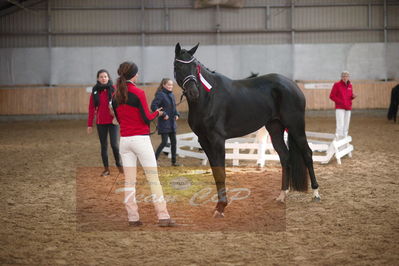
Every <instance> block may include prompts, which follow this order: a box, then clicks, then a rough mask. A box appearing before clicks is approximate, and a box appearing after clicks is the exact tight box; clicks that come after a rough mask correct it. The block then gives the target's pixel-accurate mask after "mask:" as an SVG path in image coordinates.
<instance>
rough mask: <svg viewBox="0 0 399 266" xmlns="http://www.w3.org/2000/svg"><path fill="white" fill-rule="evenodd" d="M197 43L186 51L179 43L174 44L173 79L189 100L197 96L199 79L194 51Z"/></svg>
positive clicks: (195, 98)
mask: <svg viewBox="0 0 399 266" xmlns="http://www.w3.org/2000/svg"><path fill="white" fill-rule="evenodd" d="M198 45H199V43H198V44H197V45H196V46H194V47H193V48H191V50H189V51H187V50H185V49H181V47H180V44H179V43H177V44H176V48H175V62H174V69H175V79H176V82H177V84H179V86H180V87H181V88H182V89H183V93H184V95H185V96H186V97H187V99H188V100H189V101H194V102H195V101H196V100H197V99H198V97H199V89H198V85H199V83H198V82H199V81H198V79H197V63H196V60H195V58H194V56H193V55H194V53H195V51H196V50H197V48H198Z"/></svg>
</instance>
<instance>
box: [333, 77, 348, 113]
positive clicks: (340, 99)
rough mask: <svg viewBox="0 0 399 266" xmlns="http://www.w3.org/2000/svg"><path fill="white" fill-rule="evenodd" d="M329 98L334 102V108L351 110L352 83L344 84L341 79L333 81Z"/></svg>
mask: <svg viewBox="0 0 399 266" xmlns="http://www.w3.org/2000/svg"><path fill="white" fill-rule="evenodd" d="M330 99H331V100H333V101H334V102H335V109H344V110H352V100H353V89H352V83H350V81H348V84H345V82H343V81H342V80H340V81H338V82H335V83H334V86H333V87H332V90H331V93H330Z"/></svg>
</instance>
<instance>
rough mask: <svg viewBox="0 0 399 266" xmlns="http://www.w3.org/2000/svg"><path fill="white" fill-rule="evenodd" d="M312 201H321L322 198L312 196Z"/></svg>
mask: <svg viewBox="0 0 399 266" xmlns="http://www.w3.org/2000/svg"><path fill="white" fill-rule="evenodd" d="M312 201H314V202H320V201H321V198H320V197H313V198H312Z"/></svg>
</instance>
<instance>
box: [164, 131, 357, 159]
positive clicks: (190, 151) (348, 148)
mask: <svg viewBox="0 0 399 266" xmlns="http://www.w3.org/2000/svg"><path fill="white" fill-rule="evenodd" d="M306 136H307V139H308V143H309V147H310V148H311V149H312V151H313V161H314V162H320V163H322V164H327V163H328V162H330V161H331V159H332V158H333V157H335V159H336V160H337V162H338V164H341V158H342V157H344V156H346V155H348V156H349V157H352V151H353V145H351V143H350V142H351V141H352V137H350V136H347V137H345V138H343V139H340V140H337V139H335V135H334V134H329V133H319V132H310V131H306ZM287 138H288V135H287V132H285V133H284V139H285V141H286V143H287ZM176 139H177V147H176V153H177V155H178V156H180V157H192V158H197V159H200V160H202V165H206V164H207V163H208V158H207V156H206V154H205V153H204V151H203V150H202V149H201V145H200V144H199V142H198V137H197V136H196V135H195V134H194V133H193V132H190V133H185V134H179V135H177V136H176ZM169 144H170V143H169ZM225 149H226V160H232V164H233V166H238V165H239V164H240V161H243V160H245V161H256V163H257V164H258V165H260V166H262V167H263V166H264V165H265V164H266V162H267V161H279V160H280V158H279V156H278V154H277V153H276V151H275V150H274V148H273V145H272V143H271V141H270V137H269V134H268V133H267V131H266V129H264V128H262V129H260V130H259V131H257V132H255V133H253V134H250V135H247V136H244V137H241V138H233V139H228V140H226V144H225ZM163 151H164V152H167V153H169V157H170V146H169V145H168V146H166V147H165V148H164V149H163Z"/></svg>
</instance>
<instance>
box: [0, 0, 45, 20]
mask: <svg viewBox="0 0 399 266" xmlns="http://www.w3.org/2000/svg"><path fill="white" fill-rule="evenodd" d="M44 1H45V0H0V17H1V16H5V15H9V14H12V13H14V12H17V11H19V10H21V9H25V10H27V9H29V8H30V7H32V6H34V5H36V4H38V3H41V2H44Z"/></svg>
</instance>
